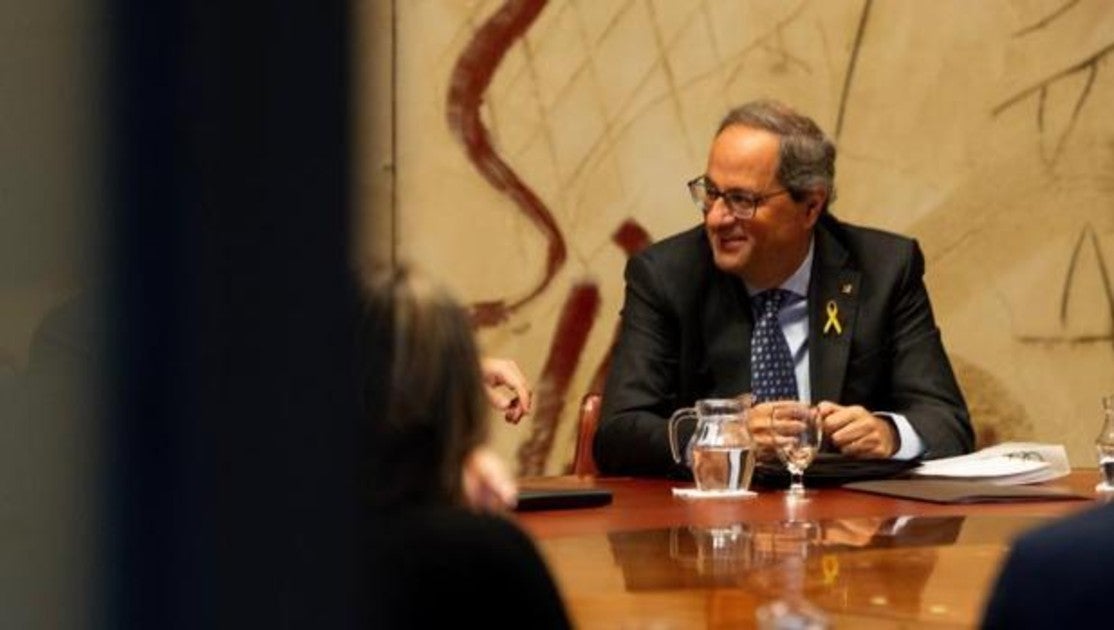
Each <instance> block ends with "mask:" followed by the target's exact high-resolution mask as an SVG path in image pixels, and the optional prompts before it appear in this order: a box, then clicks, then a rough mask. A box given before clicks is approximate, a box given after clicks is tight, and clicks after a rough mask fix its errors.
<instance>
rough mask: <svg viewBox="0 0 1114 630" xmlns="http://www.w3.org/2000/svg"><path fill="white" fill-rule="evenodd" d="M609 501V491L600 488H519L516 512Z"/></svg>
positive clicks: (594, 505) (584, 505)
mask: <svg viewBox="0 0 1114 630" xmlns="http://www.w3.org/2000/svg"><path fill="white" fill-rule="evenodd" d="M609 503H611V491H610V490H604V489H601V488H529V487H526V488H519V490H518V505H516V506H515V511H516V512H533V511H537V510H568V509H573V508H587V507H597V506H600V505H607V504H609Z"/></svg>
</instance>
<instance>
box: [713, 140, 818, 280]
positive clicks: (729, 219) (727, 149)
mask: <svg viewBox="0 0 1114 630" xmlns="http://www.w3.org/2000/svg"><path fill="white" fill-rule="evenodd" d="M779 145H780V139H779V138H778V136H776V135H774V134H773V133H770V132H768V131H764V130H761V129H752V128H750V127H744V126H742V125H731V126H730V127H727V128H726V129H724V130H723V131H722V132H720V134H719V135H718V136H716V139H715V140H714V141H713V142H712V149H711V152H710V153H709V155H708V169H707V172H706V173H705V175H706V176H707V177H708V179H709V180H711V183H712V184H713V185H714V186H715V187H716V188H717V189H719V190H720V191H723V192H727V191H731V190H737V191H741V192H744V193H746V194H749V195H767V194H770V193H774V192H777V191H779V190H784V187H783V186H782V185H781V182H779V181H778V180H777V168H778V147H779ZM823 201H824V194H823V193H822V192H820V191H816V192H813V193H810V194H809V195H808V196H806V197H805V199H804V200H802V201H800V202H797V201H794V200H793V198H792V197H790V196H789V195H788V194H779V195H774V196H771V197H768V198H764V199H763V200H762V202H761V203H760V204H759V205H758V208H757V211H756V212H755V213H754V216H753V217H751V218H749V219H739V218H738V217H736V216H735V215H734V214H732V213H731V211H730V210H729V209H728V207H727V204H726V203H725V202H724V200H723V199H722V198H720V199H717V200H716V201H715V203H714V204H713V205H712V207H711V208H710V209H708V212H707V213H706V214H705V215H704V229H705V231H706V232H707V234H708V241H709V242H710V243H711V246H712V253H713V254H714V256H715V261H716V266H717V267H719V268H720V269H722V270H723V271H726V272H728V273H731V274H734V275H736V276H739V277H740V278H742V279H743V280H745V281H746V282H747V283H748V284H750V285H751V286H752V287H754V288H756V289H767V288H771V287H776V286H778V285H779V284H781V283H782V282H784V281H785V280H786V279H787V278H788V277H789V276H791V275H792V274H793V272H794V271H796V270H797V267H799V266H800V264H801V261H803V260H804V258H805V256H806V255H807V254H808V243H809V239H810V237H811V234H812V227H813V225H815V224H816V219H817V218H819V216H820V209H821V207H822V206H823Z"/></svg>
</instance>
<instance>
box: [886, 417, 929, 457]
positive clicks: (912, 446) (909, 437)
mask: <svg viewBox="0 0 1114 630" xmlns="http://www.w3.org/2000/svg"><path fill="white" fill-rule="evenodd" d="M874 415H876V416H884V417H886V418H889V420H890V422H892V423H894V428H895V429H897V439H899V440H901V447H900V448H898V449H897V452H896V453H894V454H893V455H892V456H890V459H916V458H917V457H919V456H920V455H921V454H922V453H924V441H923V440H921V436H919V435H917V432H916V431H914V430H913V425H911V424H909V419H908V418H906V417H905V416H903V415H901V414H900V413H890V412H888V411H876V412H874Z"/></svg>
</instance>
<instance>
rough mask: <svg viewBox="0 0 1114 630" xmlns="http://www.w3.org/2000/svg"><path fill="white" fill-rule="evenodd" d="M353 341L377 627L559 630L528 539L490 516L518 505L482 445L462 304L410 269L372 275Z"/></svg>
mask: <svg viewBox="0 0 1114 630" xmlns="http://www.w3.org/2000/svg"><path fill="white" fill-rule="evenodd" d="M358 343H359V350H360V356H361V361H360V371H359V376H360V379H361V380H360V383H361V387H362V388H363V408H364V412H365V416H366V418H367V421H368V425H369V426H368V429H369V445H370V451H371V453H370V459H369V466H368V473H369V477H368V479H369V499H370V503H371V508H372V509H371V512H372V514H371V518H372V523H373V525H372V532H374V539H373V540H372V542H371V554H370V559H371V568H372V577H373V579H375V584H376V590H375V593H374V594H373V596H374V597H375V602H374V604H375V605H374V606H373V608H372V610H373V612H374V614H375V615H376V618H375V620H376V621H378V622H379V624H377V626H376V627H400V626H402V627H427V626H433V625H434V621H435V619H436V620H443V619H444V618H445V617H444V616H445V615H449V616H451V617H452V618H454V619H457V620H465V621H472V622H479V623H482V625H484V626H485V627H508V626H523V627H538V628H550V627H552V628H566V627H568V626H569V621H568V617H567V615H566V612H565V610H564V604H563V602H562V600H561V597H560V594H559V592H558V590H557V588H556V585H555V583H554V581H553V579H552V577H551V575H550V574H549V571H548V568H547V567H546V564H545V562H544V560H543V559H542V557H541V556H540V554H539V553H538V551H537V549H536V548H535V546H534V544H533V542H532V541H531V539H530V538H529V537H528V536H527V535H526V534H525V533H524V532H523V531H522V530H521V529H519V528H518V527H517V526H516V525H515V524H514V523H513V522H512V521H511V520H509V519H508V518H506V517H505V516H503V515H500V514H497V513H493V512H492V510H493V509H494V510H498V509H499V508H501V507H503V506H505V505H507V504H508V503H510V502H513V498H512V499H511V501H507V500H505V499H506V496H505V493H506V492H507V491H508V487H509V489H510V490H513V487H514V485H513V480H512V479H511V478H510V477H509V475H507V474H506V472H505V470H506V469H505V468H504V467H503V466H502V464H501V462H500V461H499V459H498V458H497V457H496V456H495V455H494V454H493V453H491V451H489V450H487V447H485V441H486V438H487V423H486V409H485V406H484V405H485V400H484V397H485V390H484V368H481V365H482V363H481V359H480V357H479V356H478V354H477V349H476V343H475V340H474V338H473V335H472V329H471V326H470V323H469V320H468V317H467V314H466V313H465V311H464V310H463V308H462V307H461V306H460V305H459V304H458V303H457V302H456V301H455V300H454V299H453V297H452V296H451V295H450V294H449V293H448V292H447V291H446V290H444V289H443V288H441V287H438V286H436V285H435V284H433V283H432V282H431V281H429V280H428V279H426V278H424V277H422V276H420V275H419V274H417V273H415V272H413V271H411V270H409V269H407V268H405V267H401V268H398V269H396V270H393V271H389V272H382V273H376V274H373V277H372V278H371V279H370V280H368V281H367V283H366V286H365V288H364V307H363V313H362V316H361V321H360V326H359V339H358ZM487 368H488V374H489V375H490V365H488V366H487ZM489 385H490V382H489ZM519 396H520V400H521V394H520V395H519ZM527 404H528V403H527ZM504 410H505V408H504ZM477 461H479V462H480V463H478V464H477ZM469 471H471V472H469ZM493 480H494V481H493ZM506 484H509V486H508V485H506ZM493 593H498V595H497V596H493Z"/></svg>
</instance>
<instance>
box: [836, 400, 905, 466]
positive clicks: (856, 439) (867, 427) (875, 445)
mask: <svg viewBox="0 0 1114 630" xmlns="http://www.w3.org/2000/svg"><path fill="white" fill-rule="evenodd" d="M817 408H818V409H819V410H820V418H821V420H822V421H823V423H824V435H827V436H829V437H830V438H831V441H832V444H834V445H835V446H836V448H838V449H839V451H840V452H841V453H843V454H844V455H847V456H849V457H861V458H864V459H885V458H887V457H890V456H891V455H893V454H894V453H895V452H896V451H897V430H896V429H895V428H894V426H893V425H892V424H891V423H890V422H889V421H888V420H886V419H885V418H879V417H878V416H875V415H873V414H871V413H870V412H869V411H867V410H866V409H864V408H862V407H860V406H859V405H854V406H851V407H844V406H842V405H837V404H835V403H833V402H828V401H824V402H821V403H820V404H819V405H817Z"/></svg>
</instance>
